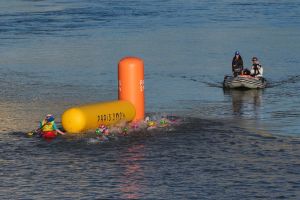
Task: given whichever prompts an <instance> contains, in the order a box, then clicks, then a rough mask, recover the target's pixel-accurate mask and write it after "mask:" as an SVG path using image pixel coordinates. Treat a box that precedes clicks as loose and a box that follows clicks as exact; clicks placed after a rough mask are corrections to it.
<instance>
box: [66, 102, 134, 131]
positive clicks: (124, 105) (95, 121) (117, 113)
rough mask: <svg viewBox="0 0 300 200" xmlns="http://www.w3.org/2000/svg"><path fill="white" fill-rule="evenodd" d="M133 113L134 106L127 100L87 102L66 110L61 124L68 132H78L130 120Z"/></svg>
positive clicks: (132, 117)
mask: <svg viewBox="0 0 300 200" xmlns="http://www.w3.org/2000/svg"><path fill="white" fill-rule="evenodd" d="M135 113H136V111H135V107H134V105H133V104H132V103H130V102H129V101H110V102H102V103H94V104H87V105H83V106H78V107H73V108H70V109H68V110H66V111H65V112H64V113H63V115H62V126H63V128H64V129H65V130H66V131H67V132H68V133H80V132H83V131H87V130H90V129H96V128H98V127H99V126H100V125H111V124H115V123H117V122H119V121H131V120H133V119H134V117H135Z"/></svg>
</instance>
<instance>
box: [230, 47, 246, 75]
mask: <svg viewBox="0 0 300 200" xmlns="http://www.w3.org/2000/svg"><path fill="white" fill-rule="evenodd" d="M231 66H232V73H233V76H234V77H236V76H237V75H240V74H241V73H242V71H243V68H244V63H243V58H242V56H241V55H240V52H238V51H236V52H235V53H234V57H233V58H232V65H231Z"/></svg>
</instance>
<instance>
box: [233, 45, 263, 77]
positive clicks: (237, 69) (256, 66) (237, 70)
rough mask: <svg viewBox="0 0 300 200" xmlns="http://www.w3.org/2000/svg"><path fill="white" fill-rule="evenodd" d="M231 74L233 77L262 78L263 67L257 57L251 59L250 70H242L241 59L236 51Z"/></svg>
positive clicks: (242, 63)
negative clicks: (248, 76)
mask: <svg viewBox="0 0 300 200" xmlns="http://www.w3.org/2000/svg"><path fill="white" fill-rule="evenodd" d="M232 74H233V76H234V77H236V76H238V75H250V76H253V77H262V76H263V67H262V66H261V64H260V63H259V61H258V58H257V57H253V58H252V66H251V69H250V70H249V69H247V68H245V69H244V62H243V58H242V56H241V55H240V52H239V51H236V52H235V54H234V57H233V59H232Z"/></svg>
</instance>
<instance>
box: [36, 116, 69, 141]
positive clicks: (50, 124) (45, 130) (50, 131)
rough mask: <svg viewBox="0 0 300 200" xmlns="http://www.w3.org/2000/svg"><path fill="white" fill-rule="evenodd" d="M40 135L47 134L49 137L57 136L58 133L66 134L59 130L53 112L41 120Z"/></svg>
mask: <svg viewBox="0 0 300 200" xmlns="http://www.w3.org/2000/svg"><path fill="white" fill-rule="evenodd" d="M39 129H40V135H41V136H42V137H43V136H44V135H47V137H55V136H56V135H57V133H59V134H61V135H64V134H65V133H64V132H62V131H61V130H59V129H58V128H57V126H56V123H55V119H54V116H53V115H51V114H47V115H46V117H45V119H43V120H42V121H41V122H40V128H39Z"/></svg>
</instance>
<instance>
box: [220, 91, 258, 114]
mask: <svg viewBox="0 0 300 200" xmlns="http://www.w3.org/2000/svg"><path fill="white" fill-rule="evenodd" d="M262 94H263V90H224V95H226V96H229V97H231V101H232V112H233V114H234V115H235V116H238V117H250V118H259V117H260V111H261V110H260V108H261V106H262V104H263V101H262Z"/></svg>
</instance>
